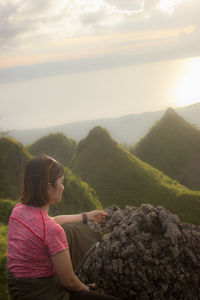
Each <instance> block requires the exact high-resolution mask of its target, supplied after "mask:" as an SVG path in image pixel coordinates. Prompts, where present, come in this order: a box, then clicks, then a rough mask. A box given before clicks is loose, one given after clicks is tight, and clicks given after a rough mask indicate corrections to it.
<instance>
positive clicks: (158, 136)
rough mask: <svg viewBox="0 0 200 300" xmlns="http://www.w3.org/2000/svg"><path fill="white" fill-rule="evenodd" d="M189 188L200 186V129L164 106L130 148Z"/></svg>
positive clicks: (199, 188) (141, 157)
mask: <svg viewBox="0 0 200 300" xmlns="http://www.w3.org/2000/svg"><path fill="white" fill-rule="evenodd" d="M131 152H132V153H133V154H135V155H136V156H137V157H139V158H140V159H142V160H143V161H145V162H147V163H148V164H150V165H151V166H154V167H156V168H157V169H159V170H161V171H163V172H164V173H165V174H167V175H168V176H170V177H171V178H174V179H176V180H178V181H179V182H180V183H181V184H183V185H185V186H188V187H189V188H191V189H196V190H200V130H198V129H196V128H195V127H193V126H192V125H191V124H190V123H188V122H186V121H185V120H184V119H183V118H182V117H180V116H179V115H178V114H177V113H176V112H175V111H174V110H173V109H168V110H167V111H166V113H165V114H164V116H163V117H162V118H161V120H160V121H159V122H157V123H156V124H155V126H153V127H152V128H151V130H150V131H149V132H148V134H147V135H146V136H145V137H144V138H142V139H141V140H140V142H139V143H137V144H136V146H135V147H134V148H133V150H132V151H131Z"/></svg>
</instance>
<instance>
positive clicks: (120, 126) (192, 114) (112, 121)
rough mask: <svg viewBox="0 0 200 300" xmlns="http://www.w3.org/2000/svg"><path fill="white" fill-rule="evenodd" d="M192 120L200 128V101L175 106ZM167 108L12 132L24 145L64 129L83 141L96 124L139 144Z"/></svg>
mask: <svg viewBox="0 0 200 300" xmlns="http://www.w3.org/2000/svg"><path fill="white" fill-rule="evenodd" d="M175 110H176V111H177V112H178V113H179V112H180V115H181V116H182V117H184V118H185V119H186V120H187V121H188V122H190V123H193V124H195V125H196V126H197V127H198V128H200V118H199V115H200V103H196V104H193V105H189V106H184V107H179V108H175ZM164 112H165V111H164V110H160V111H155V112H143V113H139V114H129V115H126V116H121V117H118V118H106V119H98V120H88V121H79V122H73V123H65V124H61V125H57V126H52V127H48V128H39V129H24V130H11V131H10V132H9V134H10V135H11V136H12V137H14V138H15V139H17V140H19V141H20V142H21V143H23V144H24V145H27V144H31V143H33V142H34V141H36V140H37V139H39V138H40V137H42V136H45V135H47V134H48V133H51V132H63V133H64V134H66V135H67V136H68V137H70V138H72V139H75V140H76V141H80V140H81V139H83V138H84V137H85V136H87V134H88V133H89V131H90V130H91V129H92V128H93V127H95V126H101V127H105V128H106V129H107V130H108V131H109V132H110V134H111V135H112V137H113V138H114V139H115V140H116V141H117V142H118V143H128V144H132V145H133V144H135V143H136V142H138V141H139V140H140V139H141V138H142V137H143V136H144V135H146V134H147V132H148V131H149V128H151V127H152V126H153V125H154V123H155V122H156V121H158V120H159V119H160V118H161V117H162V115H163V114H164Z"/></svg>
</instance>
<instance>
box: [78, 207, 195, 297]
mask: <svg viewBox="0 0 200 300" xmlns="http://www.w3.org/2000/svg"><path fill="white" fill-rule="evenodd" d="M106 211H107V212H108V213H109V217H108V219H107V220H106V221H105V222H104V223H102V224H101V225H98V224H93V223H90V224H89V226H91V227H92V228H93V229H94V230H95V231H98V232H100V233H101V234H102V235H103V242H102V243H101V244H100V245H99V246H98V247H97V248H96V249H95V251H94V252H93V253H92V254H91V255H90V257H89V258H88V259H87V261H86V262H85V263H84V265H83V266H82V269H81V271H80V273H79V274H78V275H79V277H80V278H81V279H82V280H83V281H85V282H88V283H91V282H96V284H97V287H98V289H103V290H104V291H105V292H108V293H110V294H113V295H116V296H120V297H121V298H122V299H142V300H143V299H153V300H156V299H159V300H161V299H174V300H175V299H176V300H178V299H180V300H186V299H187V300H195V299H200V227H199V226H195V225H192V224H182V223H180V220H179V218H178V217H177V216H176V215H173V214H171V213H170V212H169V211H167V210H166V209H165V208H163V207H157V208H156V207H153V206H151V205H147V204H145V205H142V206H141V207H140V208H135V207H130V206H127V207H126V208H125V209H124V210H121V209H120V208H118V207H117V206H111V207H108V208H107V209H106Z"/></svg>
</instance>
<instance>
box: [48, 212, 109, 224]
mask: <svg viewBox="0 0 200 300" xmlns="http://www.w3.org/2000/svg"><path fill="white" fill-rule="evenodd" d="M86 215H87V218H88V221H92V222H102V221H103V220H104V219H105V217H106V216H107V215H108V214H107V213H106V212H105V211H102V210H92V211H89V212H87V213H86ZM52 220H54V222H56V223H57V224H60V225H64V224H69V223H76V222H77V223H78V222H82V221H83V217H82V214H77V215H59V216H55V217H52Z"/></svg>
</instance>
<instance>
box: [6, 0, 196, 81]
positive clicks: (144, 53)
mask: <svg viewBox="0 0 200 300" xmlns="http://www.w3.org/2000/svg"><path fill="white" fill-rule="evenodd" d="M199 11H200V1H199V0H190V1H188V0H171V1H164V0H135V1H130V0H95V1H93V0H45V1H41V0H34V1H33V0H13V1H12V2H11V1H8V0H0V45H1V50H0V53H1V59H0V65H2V66H3V65H5V66H6V63H5V62H6V61H9V59H10V61H11V62H12V61H13V62H14V61H18V62H19V61H21V64H23V59H24V63H25V59H26V62H28V57H29V58H30V60H29V64H36V65H35V66H29V67H28V66H27V67H25V66H24V67H18V68H8V69H1V71H0V77H1V78H0V81H1V83H3V82H8V81H9V80H11V81H13V80H17V78H18V79H19V80H22V78H28V79H31V78H35V76H36V75H37V74H38V75H37V76H47V75H48V72H49V76H51V74H53V68H54V70H55V74H63V73H64V72H68V73H69V72H72V73H73V72H83V71H84V70H85V71H89V70H91V69H94V68H97V69H98V68H109V67H115V64H116V66H119V65H120V66H122V65H123V64H124V65H127V64H128V59H129V60H130V61H129V64H130V65H131V64H137V63H145V62H150V61H155V60H156V59H157V60H166V59H175V58H183V57H190V56H195V55H200V53H199V51H198V49H199V46H198V45H199V43H200V29H199V28H200V18H199ZM78 57H79V59H75V58H78ZM89 57H90V59H89ZM48 58H49V62H48ZM51 58H53V59H54V62H51ZM56 60H59V61H62V62H61V63H59V62H56ZM42 61H43V62H45V63H43V64H41V62H42ZM78 64H79V65H78ZM86 64H89V65H90V67H89V68H87V67H86ZM100 64H101V66H100ZM10 65H12V64H11V63H10ZM15 65H16V63H15ZM59 70H60V71H59ZM16 74H17V75H16ZM20 74H21V75H20ZM28 74H29V75H28ZM3 76H4V78H3V79H2V77H3ZM20 78H21V79H20Z"/></svg>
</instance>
